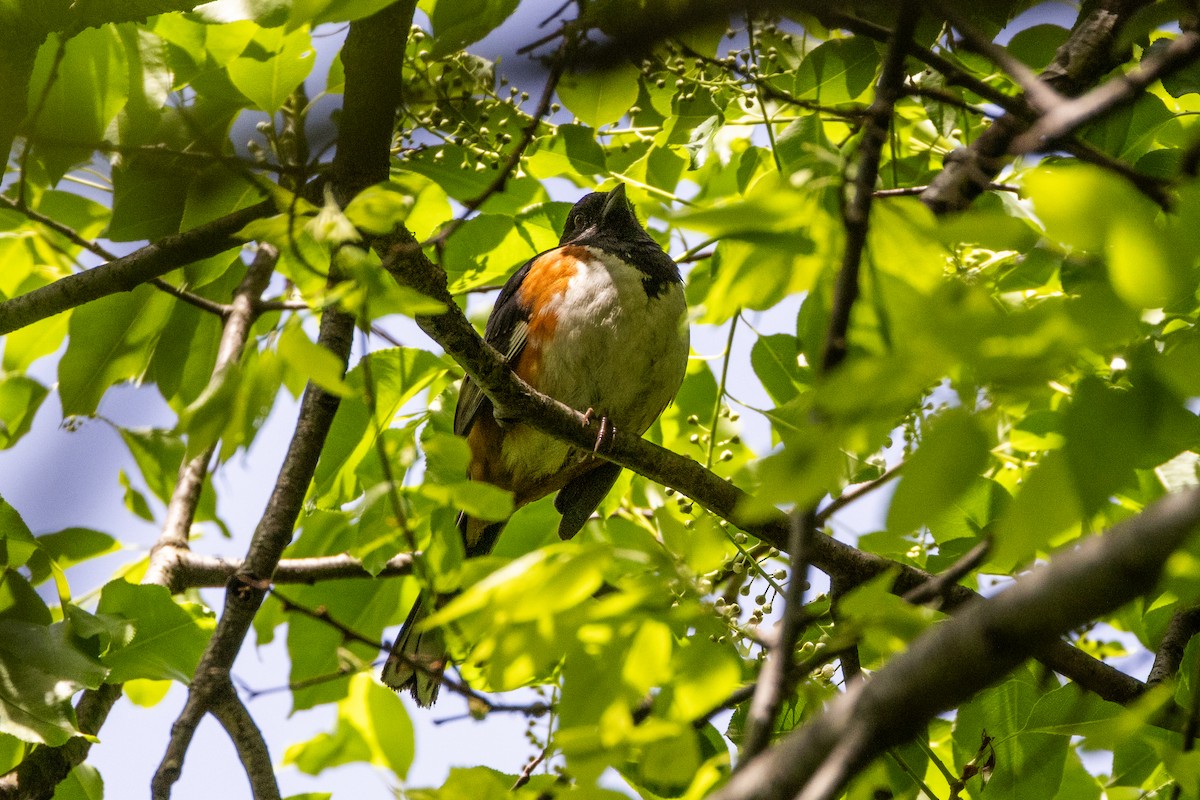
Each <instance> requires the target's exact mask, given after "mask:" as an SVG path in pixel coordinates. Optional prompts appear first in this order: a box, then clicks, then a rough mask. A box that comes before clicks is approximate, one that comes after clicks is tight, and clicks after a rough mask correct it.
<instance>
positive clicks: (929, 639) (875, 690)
mask: <svg viewBox="0 0 1200 800" xmlns="http://www.w3.org/2000/svg"><path fill="white" fill-rule="evenodd" d="M1198 525H1200V490H1195V489H1193V490H1191V491H1188V492H1184V493H1180V494H1177V495H1172V496H1170V497H1167V498H1166V499H1164V500H1161V501H1159V502H1158V503H1155V504H1154V505H1153V506H1151V507H1150V508H1148V509H1146V511H1145V512H1143V513H1142V514H1141V515H1139V516H1137V517H1134V518H1132V519H1129V520H1126V521H1125V522H1122V523H1120V524H1118V525H1116V526H1114V527H1113V529H1112V530H1110V531H1109V532H1108V533H1106V534H1104V535H1103V536H1096V537H1092V538H1089V539H1087V540H1086V541H1084V543H1083V544H1082V545H1080V547H1079V548H1077V549H1076V550H1073V551H1070V552H1066V553H1063V554H1061V555H1059V556H1057V557H1055V558H1053V559H1052V560H1051V561H1050V563H1049V564H1048V565H1046V566H1045V567H1042V568H1039V569H1035V570H1034V571H1033V572H1032V573H1030V574H1029V575H1027V576H1024V577H1022V578H1020V579H1018V581H1017V582H1016V584H1015V585H1014V586H1013V587H1012V588H1010V589H1008V590H1007V591H1004V592H1002V593H1000V594H999V595H996V596H995V597H993V598H991V599H989V600H986V601H983V600H978V601H975V602H973V603H971V604H970V605H969V606H968V607H966V608H964V609H962V611H961V612H960V613H959V614H958V615H956V616H955V617H954V618H952V619H950V620H948V621H946V622H944V623H941V624H938V625H936V626H935V627H934V628H933V629H932V630H930V631H927V632H926V633H925V634H923V635H922V636H920V637H919V638H918V639H917V640H916V641H914V642H913V643H912V645H911V646H910V647H909V649H908V650H907V651H906V652H904V653H901V654H900V655H898V656H896V657H895V658H893V659H892V660H891V661H890V662H888V664H887V665H886V666H885V667H884V668H883V669H881V670H880V671H879V672H877V673H875V675H874V676H873V677H872V679H871V680H870V681H868V682H860V683H858V684H856V685H854V686H852V687H850V688H849V689H848V690H847V692H846V693H845V694H843V695H840V696H838V697H837V698H835V699H834V700H833V701H832V702H831V703H830V704H829V705H828V706H827V707H826V709H825V711H824V712H823V713H822V714H821V715H820V716H819V717H817V718H815V719H813V720H811V721H810V722H809V723H808V724H806V725H805V726H804V727H803V728H802V729H800V730H798V731H795V732H793V733H792V734H790V735H788V736H787V737H786V738H785V739H784V740H783V741H782V742H781V743H780V744H779V745H778V746H776V747H775V748H773V749H772V750H771V751H769V752H767V753H765V754H764V755H762V756H761V757H759V758H758V759H756V760H755V761H754V763H752V764H750V765H749V766H748V767H747V768H745V769H743V770H741V771H739V772H737V773H735V774H734V776H733V777H732V778H731V780H730V781H729V783H728V784H727V785H726V786H725V787H724V788H723V789H722V790H721V791H720V792H718V793H717V794H716V795H715V797H716V800H785V799H788V798H793V797H797V798H800V800H826V799H827V798H833V797H836V796H837V795H838V793H839V792H840V790H841V789H842V788H844V787H845V785H846V783H847V782H848V781H849V780H850V778H851V777H853V775H854V774H855V773H856V772H857V771H858V770H861V769H862V768H864V767H865V766H866V765H867V764H868V763H870V761H871V760H873V759H874V758H875V757H877V756H879V755H881V754H882V753H883V752H885V751H886V750H887V749H888V748H889V747H893V746H896V745H899V744H902V743H903V742H906V741H908V740H909V739H910V738H911V737H913V736H914V735H917V734H918V733H919V732H921V731H923V730H924V726H925V725H926V723H927V722H928V721H929V720H930V719H931V718H932V717H933V716H935V715H936V714H939V713H941V712H943V711H945V710H947V709H950V708H953V707H955V706H957V705H958V704H960V703H962V702H964V701H965V700H967V699H968V698H969V697H971V695H973V694H974V693H975V692H978V691H979V690H981V689H983V688H985V687H987V686H990V685H991V684H993V683H995V682H996V681H998V680H1000V679H1001V678H1002V677H1003V676H1004V675H1005V674H1007V673H1008V672H1009V671H1010V670H1012V669H1013V668H1015V667H1016V666H1017V665H1019V664H1020V663H1021V662H1022V661H1024V660H1025V659H1027V658H1030V657H1032V656H1036V655H1038V654H1039V652H1041V651H1042V649H1043V648H1045V647H1047V646H1052V645H1053V644H1054V643H1055V642H1058V641H1059V638H1058V637H1060V636H1062V635H1063V634H1064V633H1066V632H1067V631H1069V630H1071V629H1072V628H1074V627H1076V626H1078V625H1080V624H1083V623H1084V622H1086V621H1088V620H1091V619H1095V618H1096V617H1098V616H1102V615H1104V614H1106V613H1108V612H1110V611H1113V610H1114V609H1116V608H1118V607H1120V606H1121V605H1123V604H1124V603H1126V602H1128V601H1130V600H1132V599H1133V598H1135V597H1137V596H1138V595H1140V594H1143V593H1145V592H1148V591H1150V590H1151V589H1153V587H1154V585H1155V583H1156V582H1157V580H1158V577H1159V574H1160V572H1161V570H1162V567H1163V564H1164V563H1165V561H1166V559H1167V558H1168V557H1170V555H1171V554H1172V553H1173V552H1175V550H1176V549H1178V548H1179V547H1180V546H1181V545H1182V544H1183V543H1184V541H1185V540H1186V539H1187V537H1188V536H1189V535H1191V534H1192V532H1193V531H1194V530H1195V529H1196V527H1197V526H1198Z"/></svg>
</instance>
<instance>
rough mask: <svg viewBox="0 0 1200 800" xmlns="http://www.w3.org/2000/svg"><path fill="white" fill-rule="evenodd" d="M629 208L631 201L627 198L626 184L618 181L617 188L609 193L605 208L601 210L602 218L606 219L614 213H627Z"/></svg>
mask: <svg viewBox="0 0 1200 800" xmlns="http://www.w3.org/2000/svg"><path fill="white" fill-rule="evenodd" d="M628 209H629V201H628V200H626V199H625V184H623V183H618V184H617V188H615V189H613V190H612V191H611V192H609V193H608V198H607V199H606V200H605V201H604V208H602V209H601V210H600V219H602V220H606V219H608V218H609V217H611V216H612V215H613V214H620V213H626V212H627V211H628Z"/></svg>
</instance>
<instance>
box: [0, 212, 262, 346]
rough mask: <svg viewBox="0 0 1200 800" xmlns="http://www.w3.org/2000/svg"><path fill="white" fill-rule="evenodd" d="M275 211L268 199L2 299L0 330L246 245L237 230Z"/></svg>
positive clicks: (22, 324)
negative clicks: (237, 235) (99, 264)
mask: <svg viewBox="0 0 1200 800" xmlns="http://www.w3.org/2000/svg"><path fill="white" fill-rule="evenodd" d="M273 213H275V205H274V204H273V203H271V202H269V201H264V202H261V203H258V204H256V205H252V206H249V207H247V208H243V209H242V210H240V211H235V212H233V213H232V214H229V215H227V216H224V217H221V218H220V219H216V220H213V221H212V222H209V223H207V224H205V225H201V226H200V227H198V228H193V229H192V230H190V231H184V232H183V233H178V234H175V235H173V236H167V237H164V238H162V239H160V240H158V241H157V242H152V243H151V244H148V245H146V246H145V247H143V248H141V249H140V250H136V251H134V252H132V253H130V254H129V255H127V256H123V257H122V258H118V259H117V260H115V261H110V262H108V263H107V264H104V265H102V266H99V267H94V268H92V269H89V270H85V271H83V272H77V273H75V274H74V275H68V276H67V277H65V278H60V279H59V280H57V281H55V282H54V283H51V284H49V285H47V286H43V287H42V288H40V289H34V290H33V291H32V292H27V293H26V294H23V295H19V296H17V297H14V298H12V299H11V300H7V301H5V302H3V303H0V334H5V333H11V332H12V331H15V330H18V329H20V328H24V327H25V326H26V325H32V324H33V323H35V322H38V321H39V320H43V319H46V318H47V317H52V316H54V315H55V314H60V313H62V312H63V311H67V310H69V309H72V308H75V307H76V306H81V305H83V304H84V303H88V302H91V301H92V300H99V299H100V298H101V297H107V296H108V295H110V294H116V293H117V292H128V291H130V290H132V289H136V288H137V287H138V286H141V285H142V284H143V283H146V282H147V281H149V280H151V279H153V278H159V277H162V276H163V275H166V274H167V273H168V272H171V271H172V270H176V269H179V268H180V267H182V266H185V265H187V264H190V263H192V262H193V261H199V260H200V259H203V258H209V257H210V256H215V255H217V254H218V253H223V252H225V251H226V250H232V249H234V248H237V247H241V246H242V241H241V240H240V239H236V238H234V234H236V233H237V232H238V231H240V230H241V229H242V228H244V227H245V226H246V225H247V224H248V223H250V222H252V221H253V220H256V219H258V218H260V217H265V216H268V215H270V214H273Z"/></svg>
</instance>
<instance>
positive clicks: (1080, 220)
mask: <svg viewBox="0 0 1200 800" xmlns="http://www.w3.org/2000/svg"><path fill="white" fill-rule="evenodd" d="M1024 183H1025V188H1026V189H1027V191H1028V195H1029V199H1030V201H1031V202H1032V203H1033V207H1034V211H1035V212H1036V213H1037V217H1038V219H1040V220H1041V221H1042V223H1043V224H1044V225H1045V228H1046V235H1047V236H1048V237H1049V238H1050V239H1052V240H1054V241H1057V242H1060V243H1061V244H1064V245H1066V246H1068V247H1070V248H1072V249H1077V250H1084V251H1087V252H1089V253H1100V252H1102V251H1103V249H1104V245H1105V242H1106V241H1107V238H1108V231H1109V228H1110V227H1111V226H1112V225H1114V224H1117V223H1123V224H1124V223H1131V224H1135V225H1138V226H1143V225H1145V226H1152V225H1153V215H1154V211H1153V208H1152V206H1151V205H1150V203H1149V201H1148V200H1146V198H1144V197H1142V196H1141V195H1139V194H1138V193H1137V192H1136V191H1135V190H1134V189H1133V187H1132V186H1130V185H1129V184H1128V183H1126V182H1125V181H1123V180H1121V179H1120V178H1118V177H1116V176H1115V175H1112V174H1111V173H1109V172H1106V171H1105V170H1102V169H1100V168H1098V167H1090V166H1063V167H1040V168H1038V169H1035V170H1033V171H1032V172H1030V173H1029V174H1028V175H1026V176H1025V181H1024Z"/></svg>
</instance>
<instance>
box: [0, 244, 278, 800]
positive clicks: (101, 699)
mask: <svg viewBox="0 0 1200 800" xmlns="http://www.w3.org/2000/svg"><path fill="white" fill-rule="evenodd" d="M60 232H61V231H60ZM72 233H73V232H72ZM276 255H277V254H276V253H275V250H274V248H272V247H271V246H270V245H263V246H262V248H261V249H260V250H259V253H258V255H257V256H256V257H255V260H254V263H253V264H252V265H251V267H250V269H249V270H248V271H247V273H246V277H245V278H244V279H243V280H242V282H241V284H240V285H239V286H238V288H237V290H236V291H235V292H234V296H233V301H232V303H231V304H230V306H229V308H230V313H229V315H228V316H227V317H226V320H225V327H224V330H223V331H222V333H221V342H220V344H219V345H218V348H217V360H216V364H215V366H214V367H213V373H214V374H216V373H218V372H220V371H221V370H223V369H225V368H227V367H228V365H229V364H230V363H232V362H234V361H236V360H237V359H238V358H239V357H240V356H241V353H242V350H243V348H244V347H245V345H246V341H247V340H248V339H249V335H250V327H251V326H252V325H253V324H254V320H255V319H256V318H257V316H258V312H257V310H256V306H257V303H258V299H259V296H260V295H261V294H262V292H263V291H264V290H265V289H266V286H267V282H268V281H269V280H270V278H271V273H272V272H273V271H274V269H275V256H276ZM215 447H216V446H215V445H213V446H212V447H210V448H208V449H207V450H206V451H205V452H204V453H202V454H200V455H198V456H196V457H195V458H193V459H192V460H191V461H186V462H184V463H183V464H181V465H180V469H179V479H178V480H177V482H176V484H175V489H174V491H173V492H172V495H171V500H170V502H169V503H168V505H167V519H166V522H165V523H164V525H163V531H162V534H161V535H160V536H159V538H158V541H157V542H156V543H155V545H154V547H153V548H152V549H151V551H150V566H149V568H148V569H147V571H146V577H145V579H144V582H145V583H154V584H158V585H161V586H166V587H168V588H169V589H171V591H172V592H177V591H180V590H181V589H182V588H184V587H183V586H178V585H176V578H177V575H176V573H175V571H174V570H175V567H176V566H177V565H178V564H180V563H183V562H185V561H186V560H187V558H188V557H191V556H192V555H193V554H191V553H190V552H189V551H188V532H189V531H190V529H191V526H192V520H193V518H194V517H195V512H196V506H197V504H198V503H199V501H200V491H201V488H202V487H203V485H204V478H205V475H206V474H207V472H208V463H209V461H211V460H212V455H213V452H214V450H215ZM120 696H121V685H120V684H106V685H104V686H101V687H100V688H99V689H89V690H85V691H84V692H83V694H82V695H81V696H80V699H79V702H78V703H77V704H76V715H77V716H78V717H79V719H80V725H81V727H80V730H81V731H84V732H86V733H93V734H94V733H98V732H99V730H100V727H101V726H102V725H103V724H104V722H105V720H106V719H107V718H108V714H109V711H110V710H111V709H112V706H113V703H115V702H116V700H117V698H119V697H120ZM235 699H236V698H235ZM85 716H86V717H87V718H88V720H89V724H90V725H91V726H92V727H91V728H90V729H89V728H87V727H83V722H82V720H83V719H84V717H85ZM91 746H92V745H91V742H90V741H88V740H87V739H85V738H83V737H75V738H73V739H71V740H70V741H68V742H67V743H66V744H64V745H62V746H60V747H41V748H38V749H37V750H35V751H34V752H33V753H31V754H30V755H29V756H28V757H27V758H26V759H25V761H23V762H22V763H21V765H20V767H18V769H17V770H16V772H14V773H12V774H11V776H10V777H11V780H10V781H9V783H10V784H12V794H11V795H9V794H5V793H4V787H5V784H3V783H0V798H7V797H9V796H12V797H28V798H49V797H51V796H52V795H53V794H54V789H55V787H56V786H57V785H58V784H59V783H61V782H62V781H63V780H64V779H66V777H67V775H68V774H69V773H70V771H71V769H72V768H74V767H75V766H76V765H78V764H81V763H82V762H83V761H84V759H86V758H87V754H88V752H89V751H90V749H91Z"/></svg>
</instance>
